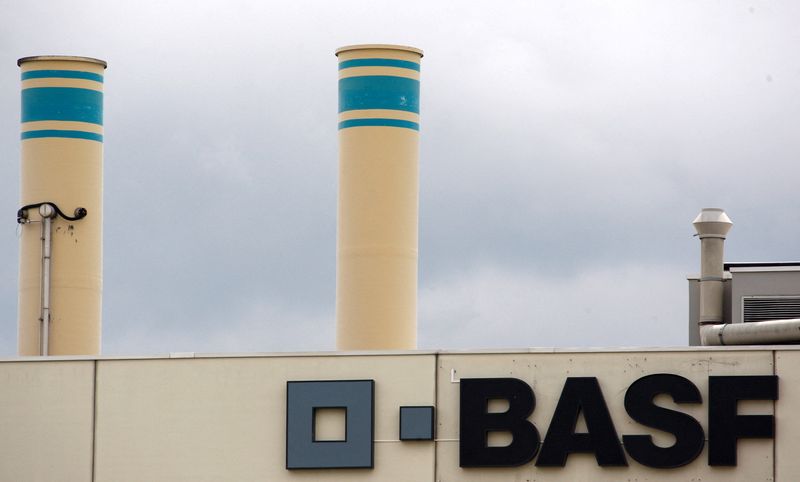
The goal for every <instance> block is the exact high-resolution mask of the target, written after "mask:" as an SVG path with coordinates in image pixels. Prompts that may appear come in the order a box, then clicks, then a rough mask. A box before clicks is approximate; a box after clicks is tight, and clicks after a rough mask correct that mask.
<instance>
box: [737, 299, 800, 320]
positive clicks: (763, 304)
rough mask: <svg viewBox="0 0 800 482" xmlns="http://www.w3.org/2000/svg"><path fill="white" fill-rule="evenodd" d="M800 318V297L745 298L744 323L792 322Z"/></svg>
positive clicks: (743, 308)
mask: <svg viewBox="0 0 800 482" xmlns="http://www.w3.org/2000/svg"><path fill="white" fill-rule="evenodd" d="M795 318H800V296H744V297H742V321H743V322H745V323H750V322H754V321H770V320H791V319H795Z"/></svg>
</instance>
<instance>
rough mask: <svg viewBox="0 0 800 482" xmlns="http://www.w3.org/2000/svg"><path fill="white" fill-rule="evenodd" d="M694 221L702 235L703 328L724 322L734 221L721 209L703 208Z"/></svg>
mask: <svg viewBox="0 0 800 482" xmlns="http://www.w3.org/2000/svg"><path fill="white" fill-rule="evenodd" d="M692 224H694V228H695V230H696V231H697V235H698V236H699V237H700V317H699V322H698V323H699V325H700V326H699V329H700V330H701V331H702V327H703V326H705V325H718V324H722V323H723V322H724V320H723V287H722V283H723V281H722V276H723V271H724V261H723V251H724V246H725V236H726V235H727V234H728V231H730V229H731V227H732V226H733V223H732V222H731V220H730V218H729V217H728V215H727V214H725V211H723V210H722V209H718V208H704V209H703V210H702V211H701V212H700V214H698V215H697V217H696V218H695V220H694V221H693V222H692ZM703 344H705V343H703Z"/></svg>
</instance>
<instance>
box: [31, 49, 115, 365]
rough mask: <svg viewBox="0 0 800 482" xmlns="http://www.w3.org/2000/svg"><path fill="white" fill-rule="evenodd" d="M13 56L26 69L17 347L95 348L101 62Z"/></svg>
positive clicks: (46, 350)
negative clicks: (16, 57)
mask: <svg viewBox="0 0 800 482" xmlns="http://www.w3.org/2000/svg"><path fill="white" fill-rule="evenodd" d="M17 64H18V65H19V66H20V68H21V72H22V116H21V120H22V133H21V136H20V138H21V183H20V196H21V199H20V205H21V207H20V209H19V211H18V212H17V222H18V223H20V224H21V239H20V272H19V300H18V302H19V309H18V328H19V340H18V350H19V354H20V355H96V354H99V353H100V316H101V295H102V226H103V73H104V71H105V68H106V63H105V62H104V61H102V60H97V59H92V58H86V57H67V56H40V57H25V58H22V59H19V61H18V62H17ZM37 225H38V226H37Z"/></svg>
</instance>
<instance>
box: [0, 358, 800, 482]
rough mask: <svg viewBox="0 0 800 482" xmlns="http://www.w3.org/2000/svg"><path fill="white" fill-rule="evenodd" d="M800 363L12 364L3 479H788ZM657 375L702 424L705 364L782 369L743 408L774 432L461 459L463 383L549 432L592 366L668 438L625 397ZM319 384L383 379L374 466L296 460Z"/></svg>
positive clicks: (3, 381) (377, 391) (799, 464)
mask: <svg viewBox="0 0 800 482" xmlns="http://www.w3.org/2000/svg"><path fill="white" fill-rule="evenodd" d="M798 367H800V350H796V349H794V348H792V347H781V348H779V349H777V348H776V349H771V348H763V349H753V348H730V347H720V348H715V349H708V348H704V349H692V348H687V349H676V350H666V349H665V350H619V351H582V352H577V351H565V350H532V351H516V352H492V353H488V352H408V353H406V352H391V353H379V354H310V355H299V354H298V355H274V356H273V355H265V356H256V355H253V356H228V357H222V356H193V357H188V358H158V357H153V358H129V359H123V358H96V359H95V358H87V359H67V358H63V359H50V360H27V359H26V360H20V359H13V360H6V361H0V434H2V436H0V480H2V481H21V480H25V481H40V480H41V481H59V480H64V481H71V482H79V481H87V482H88V481H96V482H103V481H114V482H121V481H141V480H158V481H189V480H191V481H212V480H213V481H218V480H232V481H294V480H315V481H316V480H319V481H325V480H331V481H345V480H346V481H360V480H363V481H367V480H369V481H414V482H420V481H441V482H447V481H467V482H468V481H486V482H491V481H509V480H519V481H534V480H536V481H573V482H574V481H582V480H587V481H588V480H591V481H593V482H603V481H609V482H610V481H615V482H616V481H620V480H637V481H665V482H669V481H688V480H703V481H725V482H734V481H742V482H745V481H747V482H754V481H786V482H789V481H796V480H800V460H798V459H799V458H798V457H796V455H795V454H796V452H797V450H798V448H799V447H798V444H800V414H798V413H797V410H796V408H795V407H796V406H797V405H798V404H800V368H798ZM656 373H673V374H677V375H680V376H682V377H685V378H687V379H689V380H690V381H692V382H693V383H694V384H695V385H696V386H697V387H698V388H699V390H700V393H701V394H702V396H703V403H702V404H681V405H677V404H675V403H674V402H673V401H672V400H671V399H669V398H668V397H666V396H659V397H658V398H657V399H656V402H657V403H658V404H659V405H661V406H664V407H667V408H673V409H676V410H679V411H682V412H684V413H688V414H690V415H692V416H693V417H694V418H696V419H697V420H698V421H699V422H700V423H701V425H702V426H703V428H704V431H705V432H706V434H707V433H708V403H707V402H708V400H707V394H708V377H709V375H714V376H717V375H778V377H779V391H780V392H779V393H780V396H779V400H778V401H777V402H771V401H747V402H740V403H739V406H740V407H739V412H740V413H743V414H774V416H775V420H776V436H775V439H774V440H773V439H761V440H756V439H745V440H741V441H739V443H738V465H737V466H736V467H709V465H708V463H707V452H708V450H707V447H706V448H704V450H703V453H702V454H701V455H700V456H699V457H698V458H697V459H696V460H694V461H693V462H692V463H690V464H689V465H686V466H684V467H681V468H676V469H651V468H647V467H644V466H642V465H639V464H638V463H637V462H636V461H634V460H633V459H632V458H631V457H629V456H628V457H627V459H628V464H629V465H628V466H627V467H599V466H598V464H597V462H596V461H595V458H594V456H592V455H590V454H571V455H570V456H569V458H568V461H567V464H566V466H565V467H563V468H542V467H537V466H536V465H535V463H528V464H524V465H522V466H519V467H510V468H460V467H459V393H460V391H459V390H460V382H461V379H463V378H499V377H512V378H517V379H519V380H522V381H524V382H525V383H527V384H528V385H530V386H531V387H532V389H533V392H534V393H535V397H536V407H535V409H534V411H533V414H532V415H531V417H530V418H529V419H530V420H531V421H532V422H533V424H534V425H535V426H536V427H537V429H538V431H539V433H540V434H541V436H542V438H543V437H544V435H545V433H546V431H547V427H548V424H549V422H550V419H551V417H552V415H553V411H554V409H555V406H556V404H557V402H558V400H559V396H560V393H561V390H562V387H563V386H564V383H565V380H566V378H567V377H596V378H597V380H598V383H599V385H600V388H601V389H602V393H603V396H604V398H605V401H606V404H607V406H608V409H609V412H610V414H611V417H612V420H613V423H614V426H615V428H616V431H617V433H618V434H619V436H620V437H621V436H622V435H623V434H652V435H653V437H654V441H655V442H656V444H659V445H663V446H669V445H670V444H671V443H672V442H673V440H674V438H673V437H672V436H671V435H669V434H666V433H664V432H660V431H658V430H654V429H652V428H648V427H645V426H642V425H639V424H637V423H636V422H634V421H633V420H632V419H631V418H630V417H629V416H628V414H627V413H626V411H625V408H624V396H625V391H626V389H627V387H628V386H629V385H630V384H631V383H633V382H634V381H635V380H637V379H638V378H640V377H642V376H644V375H649V374H656ZM308 380H374V444H373V445H374V465H373V468H363V469H310V470H287V469H286V468H285V467H286V423H287V421H286V410H287V406H286V405H287V401H286V392H287V382H288V381H308ZM401 406H435V407H436V441H435V442H434V441H401V440H400V438H399V428H398V427H399V407H401ZM577 430H578V431H581V425H580V424H579V425H578V427H577ZM493 436H494V435H493ZM490 442H492V443H493V442H494V441H493V440H492V439H491V438H490ZM499 442H500V443H502V437H501V439H499Z"/></svg>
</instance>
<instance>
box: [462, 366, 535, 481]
mask: <svg viewBox="0 0 800 482" xmlns="http://www.w3.org/2000/svg"><path fill="white" fill-rule="evenodd" d="M496 399H503V400H507V401H508V410H507V411H505V412H502V413H489V412H488V406H489V400H496ZM535 406H536V398H535V397H534V395H533V391H532V390H531V387H530V386H529V385H528V384H527V383H525V382H523V381H522V380H519V379H517V378H462V379H461V410H460V422H459V423H460V435H459V465H460V466H461V467H513V466H517V465H523V464H526V463H528V462H530V461H531V460H533V458H534V457H535V456H536V452H537V451H538V450H539V440H540V439H539V432H538V431H537V430H536V427H535V426H534V425H533V424H532V423H531V422H529V421H528V417H529V416H530V414H531V413H533V409H534V407H535ZM489 432H511V435H512V437H513V439H512V441H511V444H510V445H507V446H505V447H489V446H488V444H487V439H488V435H489Z"/></svg>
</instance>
